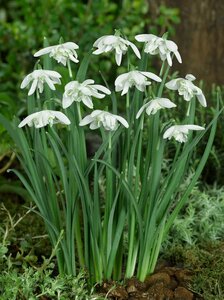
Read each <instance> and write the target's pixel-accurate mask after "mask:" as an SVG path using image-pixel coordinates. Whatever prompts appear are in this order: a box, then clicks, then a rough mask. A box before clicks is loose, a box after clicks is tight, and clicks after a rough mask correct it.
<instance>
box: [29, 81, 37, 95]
mask: <svg viewBox="0 0 224 300" xmlns="http://www.w3.org/2000/svg"><path fill="white" fill-rule="evenodd" d="M37 83H38V79H34V81H33V82H32V85H31V88H30V90H29V93H28V96H30V95H32V94H33V93H34V92H35V90H36V88H37Z"/></svg>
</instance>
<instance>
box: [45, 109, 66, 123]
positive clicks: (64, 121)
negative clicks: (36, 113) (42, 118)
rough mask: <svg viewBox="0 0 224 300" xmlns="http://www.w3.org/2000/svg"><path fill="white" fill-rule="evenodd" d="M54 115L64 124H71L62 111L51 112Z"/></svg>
mask: <svg viewBox="0 0 224 300" xmlns="http://www.w3.org/2000/svg"><path fill="white" fill-rule="evenodd" d="M49 112H50V113H51V114H52V115H54V116H55V117H56V118H57V119H58V120H59V121H60V123H62V124H65V125H69V124H71V122H70V120H69V118H68V117H67V116H66V115H65V114H63V113H62V112H60V111H53V110H51V111H49Z"/></svg>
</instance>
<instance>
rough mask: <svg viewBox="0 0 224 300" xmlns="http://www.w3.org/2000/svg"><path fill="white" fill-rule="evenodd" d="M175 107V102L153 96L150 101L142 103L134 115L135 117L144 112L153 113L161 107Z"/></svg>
mask: <svg viewBox="0 0 224 300" xmlns="http://www.w3.org/2000/svg"><path fill="white" fill-rule="evenodd" d="M173 107H176V104H175V103H173V102H172V101H170V100H169V99H167V98H155V99H152V100H151V101H149V102H147V103H146V104H144V105H143V106H142V107H141V108H140V109H139V111H138V113H137V115H136V119H138V118H139V117H140V115H141V114H142V113H143V111H144V110H145V112H146V113H147V115H149V116H150V115H155V114H156V113H157V111H158V110H160V109H163V108H173Z"/></svg>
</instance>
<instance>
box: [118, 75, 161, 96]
mask: <svg viewBox="0 0 224 300" xmlns="http://www.w3.org/2000/svg"><path fill="white" fill-rule="evenodd" d="M149 79H152V80H155V81H157V82H161V81H162V79H161V78H160V77H159V76H157V75H155V74H154V73H151V72H142V71H130V72H128V73H124V74H121V75H119V76H118V77H117V79H116V80H115V90H116V92H120V91H122V93H121V95H125V94H127V92H128V90H129V88H131V87H132V86H135V87H136V88H137V89H138V90H139V91H141V92H144V91H145V87H146V86H147V85H150V84H151V81H149Z"/></svg>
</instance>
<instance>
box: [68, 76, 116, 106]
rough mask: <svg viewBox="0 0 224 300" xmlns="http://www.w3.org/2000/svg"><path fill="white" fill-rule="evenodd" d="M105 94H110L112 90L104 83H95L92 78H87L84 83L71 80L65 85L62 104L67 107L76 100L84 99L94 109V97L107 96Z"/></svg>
mask: <svg viewBox="0 0 224 300" xmlns="http://www.w3.org/2000/svg"><path fill="white" fill-rule="evenodd" d="M100 92H101V93H100ZM105 94H106V95H110V94H111V91H110V90H109V89H108V88H106V87H104V86H102V85H99V84H94V80H92V79H87V80H85V81H84V82H82V83H79V82H78V81H71V82H69V83H68V84H66V86H65V92H64V94H63V99H62V106H63V108H67V107H69V106H70V105H71V104H72V103H73V102H74V101H77V102H81V101H82V102H83V103H84V104H85V105H86V106H87V107H89V108H91V109H92V108H93V102H92V97H95V98H98V99H102V98H104V97H105Z"/></svg>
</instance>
